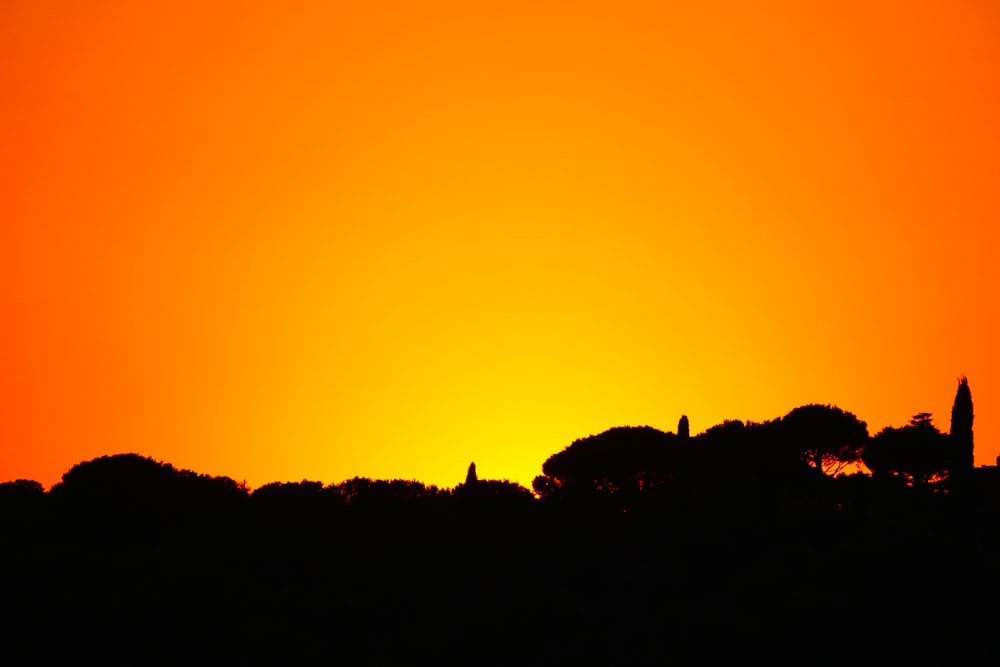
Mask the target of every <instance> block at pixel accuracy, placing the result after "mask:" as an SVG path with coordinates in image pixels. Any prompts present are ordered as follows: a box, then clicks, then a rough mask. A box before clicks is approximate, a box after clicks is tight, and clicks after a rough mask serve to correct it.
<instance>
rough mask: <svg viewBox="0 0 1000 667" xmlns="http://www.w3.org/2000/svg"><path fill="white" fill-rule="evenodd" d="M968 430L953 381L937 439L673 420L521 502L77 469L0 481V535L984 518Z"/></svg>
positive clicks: (556, 473) (615, 440)
mask: <svg viewBox="0 0 1000 667" xmlns="http://www.w3.org/2000/svg"><path fill="white" fill-rule="evenodd" d="M972 426H973V408H972V397H971V392H970V390H969V386H968V381H967V380H966V378H964V377H963V378H961V379H960V381H959V385H958V390H957V392H956V396H955V402H954V407H953V410H952V419H951V428H950V431H949V432H948V433H944V432H942V431H941V430H939V429H938V428H937V427H936V426H935V425H934V423H933V421H932V418H931V415H930V414H928V413H918V414H916V415H914V417H913V418H912V420H911V421H910V422H909V423H908V424H905V425H903V426H900V427H888V428H885V429H883V430H882V431H880V432H878V433H877V434H875V435H874V436H870V435H869V433H868V428H867V424H866V423H865V422H864V421H862V420H860V419H859V418H858V417H857V416H855V415H854V414H852V413H850V412H848V411H845V410H842V409H841V408H839V407H836V406H832V405H818V404H810V405H805V406H801V407H798V408H795V409H793V410H791V411H790V412H788V413H787V414H786V415H784V416H781V417H778V418H776V419H773V420H770V421H766V422H761V423H757V422H743V421H738V420H727V421H725V422H724V423H722V424H718V425H716V426H713V427H711V428H709V429H707V430H706V431H704V432H703V433H700V434H698V435H695V436H691V435H690V433H689V428H690V427H689V422H688V418H687V417H686V416H682V417H681V419H680V421H679V423H678V428H677V431H676V432H664V431H660V430H657V429H654V428H651V427H648V426H644V427H616V428H612V429H609V430H607V431H605V432H603V433H600V434H598V435H592V436H588V437H586V438H582V439H579V440H576V441H575V442H573V443H572V444H570V445H569V446H568V447H566V448H565V449H564V450H562V451H560V452H557V453H555V454H553V455H552V456H550V457H549V458H548V459H547V460H546V461H545V462H544V463H543V464H542V474H541V475H539V476H538V477H536V478H535V479H534V481H533V483H532V487H533V491H529V490H528V489H526V488H525V487H523V486H520V485H518V484H516V483H513V482H509V481H506V480H489V479H479V478H478V475H477V473H476V468H475V464H474V463H473V464H472V465H471V466H470V468H469V471H468V475H467V477H466V480H465V481H464V482H463V483H461V484H458V485H457V486H455V487H454V488H451V489H444V488H439V487H436V486H433V485H426V484H423V483H421V482H418V481H413V480H398V479H397V480H373V479H367V478H361V477H356V478H353V479H349V480H346V481H344V482H341V483H339V484H331V485H326V486H324V485H323V484H321V483H320V482H315V481H308V480H303V481H301V482H274V483H271V484H267V485H265V486H262V487H260V488H258V489H255V490H252V491H251V490H250V489H249V488H247V487H246V486H245V485H243V484H240V483H237V482H236V481H234V480H233V479H231V478H228V477H210V476H207V475H200V474H197V473H194V472H191V471H187V470H179V469H176V468H174V467H173V466H172V465H170V464H169V463H161V462H158V461H155V460H152V459H150V458H147V457H142V456H139V455H136V454H120V455H114V456H104V457H100V458H98V459H94V460H92V461H87V462H84V463H80V464H78V465H76V466H74V467H73V468H72V469H71V470H69V471H68V472H67V473H66V474H65V475H64V476H63V478H62V481H61V482H59V483H58V484H56V485H55V486H54V487H53V488H52V489H51V490H50V491H48V492H47V493H46V492H45V490H44V489H43V488H42V486H41V485H40V484H38V483H37V482H33V481H28V480H17V481H14V482H7V483H3V484H0V518H2V519H3V520H4V522H5V525H6V526H7V528H8V531H11V530H15V529H17V530H22V529H23V530H30V529H31V528H32V527H33V526H39V525H41V522H47V521H51V522H54V525H53V527H54V528H55V529H56V530H58V531H60V532H63V531H65V532H68V533H71V534H74V535H78V536H81V537H84V536H87V537H88V538H93V537H95V536H100V535H111V534H113V535H120V534H122V531H123V530H124V531H126V532H127V531H133V532H136V533H137V534H141V535H144V536H146V538H148V539H167V538H169V537H170V536H175V535H178V534H181V533H184V532H198V530H202V532H205V531H208V532H212V533H213V534H217V533H218V530H219V529H218V528H217V527H216V526H224V527H226V528H225V529H232V530H235V528H236V527H240V528H241V529H247V528H248V527H250V525H251V524H253V526H255V527H261V529H262V530H275V531H280V532H283V533H284V534H289V533H290V532H294V531H302V532H303V533H314V532H316V531H320V532H330V531H337V532H339V533H340V534H343V535H344V536H345V538H344V539H354V538H357V537H362V536H365V535H373V534H375V533H378V532H380V531H381V532H383V533H385V534H387V535H394V536H397V537H399V536H401V535H404V534H406V535H409V536H410V537H412V538H416V537H418V536H424V537H426V536H428V535H432V536H440V535H442V534H445V533H447V531H452V533H447V534H454V531H459V530H460V531H464V532H465V533H468V534H475V533H476V532H477V531H479V532H480V533H483V534H488V533H489V532H491V531H496V530H498V529H500V528H501V527H502V528H503V530H504V531H506V532H510V531H516V530H523V531H524V532H527V533H530V532H537V531H543V530H544V531H549V532H551V531H553V530H554V531H555V532H557V533H558V532H559V531H572V530H581V529H585V528H586V527H587V526H591V527H592V526H593V525H603V524H607V523H608V522H611V523H615V522H618V523H621V522H625V521H628V522H633V523H634V522H636V521H639V520H643V521H651V522H655V521H661V520H664V519H669V520H670V521H672V522H673V524H675V525H676V524H677V523H678V522H687V523H698V522H701V523H704V524H710V525H711V524H716V523H720V522H721V523H730V524H732V523H741V524H745V525H754V524H757V523H764V524H767V523H772V524H773V523H775V522H782V521H790V522H793V523H794V522H798V521H803V520H809V519H816V518H824V519H831V518H837V519H845V518H851V519H852V520H855V521H867V520H871V519H875V520H882V519H886V518H891V517H892V516H894V515H899V516H904V515H906V516H912V515H913V513H914V512H918V513H919V512H928V511H938V510H940V511H948V510H949V509H956V508H958V507H959V506H961V508H962V510H963V511H968V510H970V509H971V508H972V507H976V508H980V509H984V510H992V508H993V507H994V506H995V505H996V504H997V501H998V498H1000V484H998V482H1000V480H998V479H997V475H996V474H995V471H996V469H978V470H977V469H975V468H974V467H973V463H972V461H973V458H972V451H973V435H972ZM627 514H630V515H631V516H628V517H624V516H623V515H627ZM199 527H200V528H199ZM605 528H606V526H605ZM603 529H604V528H602V530H603ZM442 531H444V532H442Z"/></svg>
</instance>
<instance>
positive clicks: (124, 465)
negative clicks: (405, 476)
mask: <svg viewBox="0 0 1000 667" xmlns="http://www.w3.org/2000/svg"><path fill="white" fill-rule="evenodd" d="M996 471H997V469H996V468H973V466H972V402H971V394H969V392H968V384H967V382H965V380H964V379H963V380H962V381H961V382H960V383H959V390H958V393H957V395H956V401H955V408H954V409H953V413H952V419H951V428H950V430H949V432H948V433H944V432H942V431H940V430H939V429H938V428H937V427H935V426H934V424H933V422H932V420H931V419H930V416H929V415H926V414H924V413H919V414H917V415H915V416H914V418H913V420H911V422H910V423H908V424H904V425H901V426H899V427H895V428H888V429H884V430H883V431H880V432H879V433H876V434H874V435H871V434H869V433H868V429H867V426H866V425H865V423H864V422H863V421H861V420H859V419H858V418H857V417H856V416H854V415H853V414H851V413H849V412H847V411H844V410H842V409H840V408H837V407H835V406H828V405H806V406H801V407H799V408H796V409H794V410H791V411H790V412H789V413H787V414H786V415H784V416H782V417H780V418H776V419H774V420H770V421H768V422H764V423H747V422H741V421H727V422H724V423H722V424H719V425H716V426H714V427H712V428H709V429H707V430H706V431H704V432H703V433H700V434H697V435H692V434H691V433H690V426H689V423H688V420H687V418H682V419H681V420H680V422H679V423H678V427H677V429H676V432H664V431H659V430H656V429H653V428H649V427H635V428H633V427H621V428H613V429H610V430H608V431H605V432H603V433H600V434H597V435H592V436H589V437H586V438H582V439H580V440H577V441H575V442H573V443H571V444H570V445H569V446H568V447H566V448H565V449H563V450H562V451H559V452H556V453H555V454H553V455H552V456H550V457H549V458H548V459H547V460H546V461H545V462H543V464H542V474H541V475H539V476H538V477H537V478H536V479H535V480H534V482H533V490H532V491H529V490H528V489H526V488H524V487H522V486H520V485H518V484H514V483H512V482H508V481H502V480H488V479H480V478H479V475H478V472H477V470H476V467H475V465H474V464H473V465H470V466H469V470H468V473H467V475H466V478H465V480H464V481H463V482H462V483H461V484H458V485H457V486H455V487H453V488H447V489H446V488H438V487H435V486H430V485H426V484H423V483H421V482H417V481H406V480H372V479H366V478H354V479H350V480H346V481H344V482H341V483H339V484H330V485H323V484H321V483H320V482H314V481H300V482H284V483H283V482H275V483H272V484H267V485H265V486H262V487H260V488H257V489H253V490H251V489H249V488H247V487H246V486H245V485H243V484H240V483H238V482H236V481H234V480H233V479H230V478H228V477H211V476H207V475H200V474H197V473H194V472H191V471H186V470H179V469H177V468H175V467H173V466H172V465H170V464H168V463H162V462H158V461H155V460H152V459H150V458H146V457H143V456H139V455H136V454H121V455H115V456H105V457H101V458H98V459H94V460H92V461H87V462H84V463H80V464H78V465H76V466H74V467H73V468H72V469H70V470H69V471H68V472H67V473H66V474H65V475H64V476H63V478H62V481H61V482H59V483H58V484H56V485H55V486H54V487H53V488H52V489H50V490H48V491H46V490H45V489H44V488H43V487H42V486H41V485H40V484H38V483H37V482H32V481H25V480H19V481H15V482H8V483H4V484H0V540H2V541H0V591H2V592H3V598H2V604H0V645H2V646H3V647H4V649H3V655H4V660H5V664H6V663H10V664H107V665H113V664H121V665H133V664H154V663H159V664H184V665H197V664H205V665H208V664H211V665H218V664H240V665H246V664H268V665H272V664H303V663H307V662H309V663H317V664H327V663H331V662H333V663H340V662H348V663H350V664H413V663H424V662H438V663H447V664H451V663H455V662H462V663H474V664H498V665H505V664H515V663H516V664H536V663H537V664H541V663H544V664H566V663H577V662H579V663H583V662H586V663H587V664H589V663H590V662H593V661H595V660H596V661H601V662H610V663H613V664H634V663H639V662H643V663H650V662H653V663H657V664H661V663H662V664H667V663H669V664H730V663H737V662H739V663H747V662H749V663H751V664H757V663H760V664H788V665H802V664H812V665H821V664H829V665H840V664H898V663H901V662H902V663H907V664H966V663H969V662H973V661H976V660H977V659H978V658H977V656H979V655H981V654H982V653H983V651H991V650H992V639H991V638H992V635H993V625H994V624H995V622H994V619H995V617H996V613H995V610H996V607H997V600H998V599H1000V581H998V579H997V578H996V577H994V576H993V575H992V572H993V570H994V569H995V563H996V562H997V560H998V559H1000V531H997V530H996V528H995V527H996V525H997V523H998V522H997V518H1000V501H998V498H1000V493H998V490H1000V479H997V475H996Z"/></svg>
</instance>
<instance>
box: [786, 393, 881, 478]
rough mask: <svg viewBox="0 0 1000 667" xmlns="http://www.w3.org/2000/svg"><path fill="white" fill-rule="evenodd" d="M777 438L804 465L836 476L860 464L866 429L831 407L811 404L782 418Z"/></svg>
mask: <svg viewBox="0 0 1000 667" xmlns="http://www.w3.org/2000/svg"><path fill="white" fill-rule="evenodd" d="M778 435H779V437H780V438H781V439H782V440H783V442H784V443H785V444H786V445H787V446H788V447H791V448H792V449H793V450H795V451H796V452H798V454H799V457H800V458H801V459H802V461H804V462H805V463H808V464H809V465H810V466H812V467H813V468H815V469H816V470H820V471H822V472H823V473H825V474H827V475H837V474H839V473H840V472H842V471H843V470H844V469H845V468H846V467H847V466H849V465H852V464H857V463H859V462H860V461H861V454H862V452H863V451H864V448H865V444H866V442H867V440H868V425H867V424H865V422H863V421H861V420H859V419H858V418H857V417H856V416H854V415H853V414H852V413H850V412H846V411H844V410H841V409H840V408H838V407H837V406H834V405H819V404H815V403H811V404H809V405H803V406H801V407H798V408H795V409H794V410H792V411H791V412H789V413H788V414H787V415H785V416H784V417H782V418H781V421H780V426H779V428H778Z"/></svg>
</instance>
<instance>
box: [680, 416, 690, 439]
mask: <svg viewBox="0 0 1000 667" xmlns="http://www.w3.org/2000/svg"><path fill="white" fill-rule="evenodd" d="M677 435H678V437H681V438H687V437H690V435H691V425H690V424H688V418H687V415H681V420H680V421H679V422H677Z"/></svg>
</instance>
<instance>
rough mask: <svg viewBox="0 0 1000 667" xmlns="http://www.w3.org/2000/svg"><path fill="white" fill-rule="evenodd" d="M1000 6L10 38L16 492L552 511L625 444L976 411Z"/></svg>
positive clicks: (710, 8) (335, 8) (368, 5)
mask: <svg viewBox="0 0 1000 667" xmlns="http://www.w3.org/2000/svg"><path fill="white" fill-rule="evenodd" d="M998 119H1000V8H998V5H997V4H996V3H994V2H991V1H989V0H977V1H970V0H950V1H947V2H945V1H944V0H942V1H941V2H917V1H910V0H908V1H906V2H879V1H877V0H876V1H873V0H865V1H863V2H836V3H828V4H827V5H826V6H820V5H819V4H818V3H811V2H797V1H796V2H767V1H763V2H762V1H760V0H755V1H753V2H750V1H747V2H723V3H713V2H701V1H698V2H694V1H692V2H646V3H643V2H628V1H623V0H615V1H614V2H587V1H585V0H574V1H573V2H550V3H546V2H539V1H538V0H532V1H531V2H517V1H513V2H512V1H511V0H504V1H503V2H495V3H494V2H465V1H463V2H416V1H414V2H400V3H393V2H362V3H337V2H327V1H323V2H318V1H317V2H253V1H249V0H240V1H239V2H235V1H233V2H228V1H213V2H195V1H193V0H191V1H189V0H180V1H177V2H152V1H150V2H125V1H121V2H104V1H100V0H89V1H88V2H52V1H49V0H4V1H3V2H2V3H0V313H2V318H3V319H2V328H0V478H2V479H13V478H18V477H24V478H31V479H37V480H39V481H41V482H42V483H43V484H45V485H46V486H48V485H51V484H53V483H54V482H56V481H58V479H59V477H60V475H61V474H62V473H63V472H65V471H66V470H67V469H68V468H69V467H70V466H72V465H73V464H75V463H77V462H80V461H82V460H86V459H90V458H93V457H96V456H99V455H103V454H110V453H116V452H128V451H135V452H138V453H141V454H144V455H148V456H152V457H154V458H157V459H159V460H165V461H169V462H171V463H173V464H175V465H177V466H179V467H184V468H190V469H194V470H197V471H199V472H204V473H209V474H213V475H221V474H225V475H229V476H231V477H234V478H235V479H237V480H242V479H245V480H247V482H248V483H249V484H250V485H251V486H259V485H261V484H264V483H266V482H269V481H275V480H282V481H284V480H299V479H302V478H309V479H318V480H322V481H324V482H339V481H341V480H343V479H345V478H348V477H352V476H354V475H364V476H370V477H389V478H391V477H401V478H416V479H420V480H422V481H425V482H428V483H435V484H438V485H441V486H453V485H454V484H456V483H458V482H460V481H462V480H463V479H464V476H465V471H466V467H467V466H468V464H469V462H470V461H473V460H474V461H475V462H476V464H477V467H478V469H479V474H480V476H481V477H490V478H509V479H512V480H516V481H519V482H521V483H523V484H525V485H530V482H531V479H532V477H533V476H534V475H536V474H538V473H539V472H540V467H541V464H542V461H544V460H545V458H547V457H548V456H549V455H550V454H552V453H554V452H556V451H559V450H561V449H562V448H563V447H565V446H566V445H568V444H569V443H570V442H572V441H573V440H574V439H576V438H579V437H583V436H586V435H589V434H591V433H597V432H600V431H603V430H605V429H607V428H609V427H612V426H616V425H626V424H631V425H641V424H649V425H652V426H655V427H658V428H662V429H664V430H673V429H675V427H676V424H677V420H678V418H679V417H680V415H681V414H682V413H686V414H687V415H688V416H689V417H690V419H691V427H692V432H700V431H702V430H704V429H705V428H707V427H709V426H711V425H712V424H715V423H718V422H720V421H722V420H723V419H725V418H740V419H753V420H764V419H769V418H773V417H777V416H779V415H782V414H784V413H786V412H787V411H788V410H790V409H791V408H793V407H795V406H797V405H802V404H805V403H810V402H821V403H834V404H837V405H839V406H840V407H842V408H844V409H845V410H850V411H852V412H854V413H855V414H857V415H858V416H859V417H860V418H862V419H864V420H866V421H867V422H868V425H869V429H870V431H871V432H872V433H874V432H875V431H877V430H878V429H880V428H882V427H883V426H887V425H902V424H904V423H906V422H907V421H908V419H909V417H910V416H911V415H912V414H913V413H916V412H919V411H929V412H933V413H934V415H935V421H936V423H937V424H938V426H940V427H941V428H943V429H944V430H947V428H948V423H949V415H950V408H951V403H952V399H953V397H954V393H955V389H956V386H957V378H958V377H959V376H960V375H962V374H966V375H968V377H969V382H970V387H971V389H972V394H973V400H974V402H975V408H976V421H975V437H976V460H977V462H978V463H980V464H984V463H992V462H993V460H994V458H995V457H996V455H997V453H998V451H1000V441H998V439H1000V418H998V414H1000V413H998V409H997V407H998V405H1000V354H998V352H997V347H998V342H1000V337H998V334H997V325H998V320H1000V311H998V297H997V288H998V286H1000V268H998V267H1000V261H998V259H997V256H996V255H997V250H998V249H1000V230H998V223H1000V122H998Z"/></svg>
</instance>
